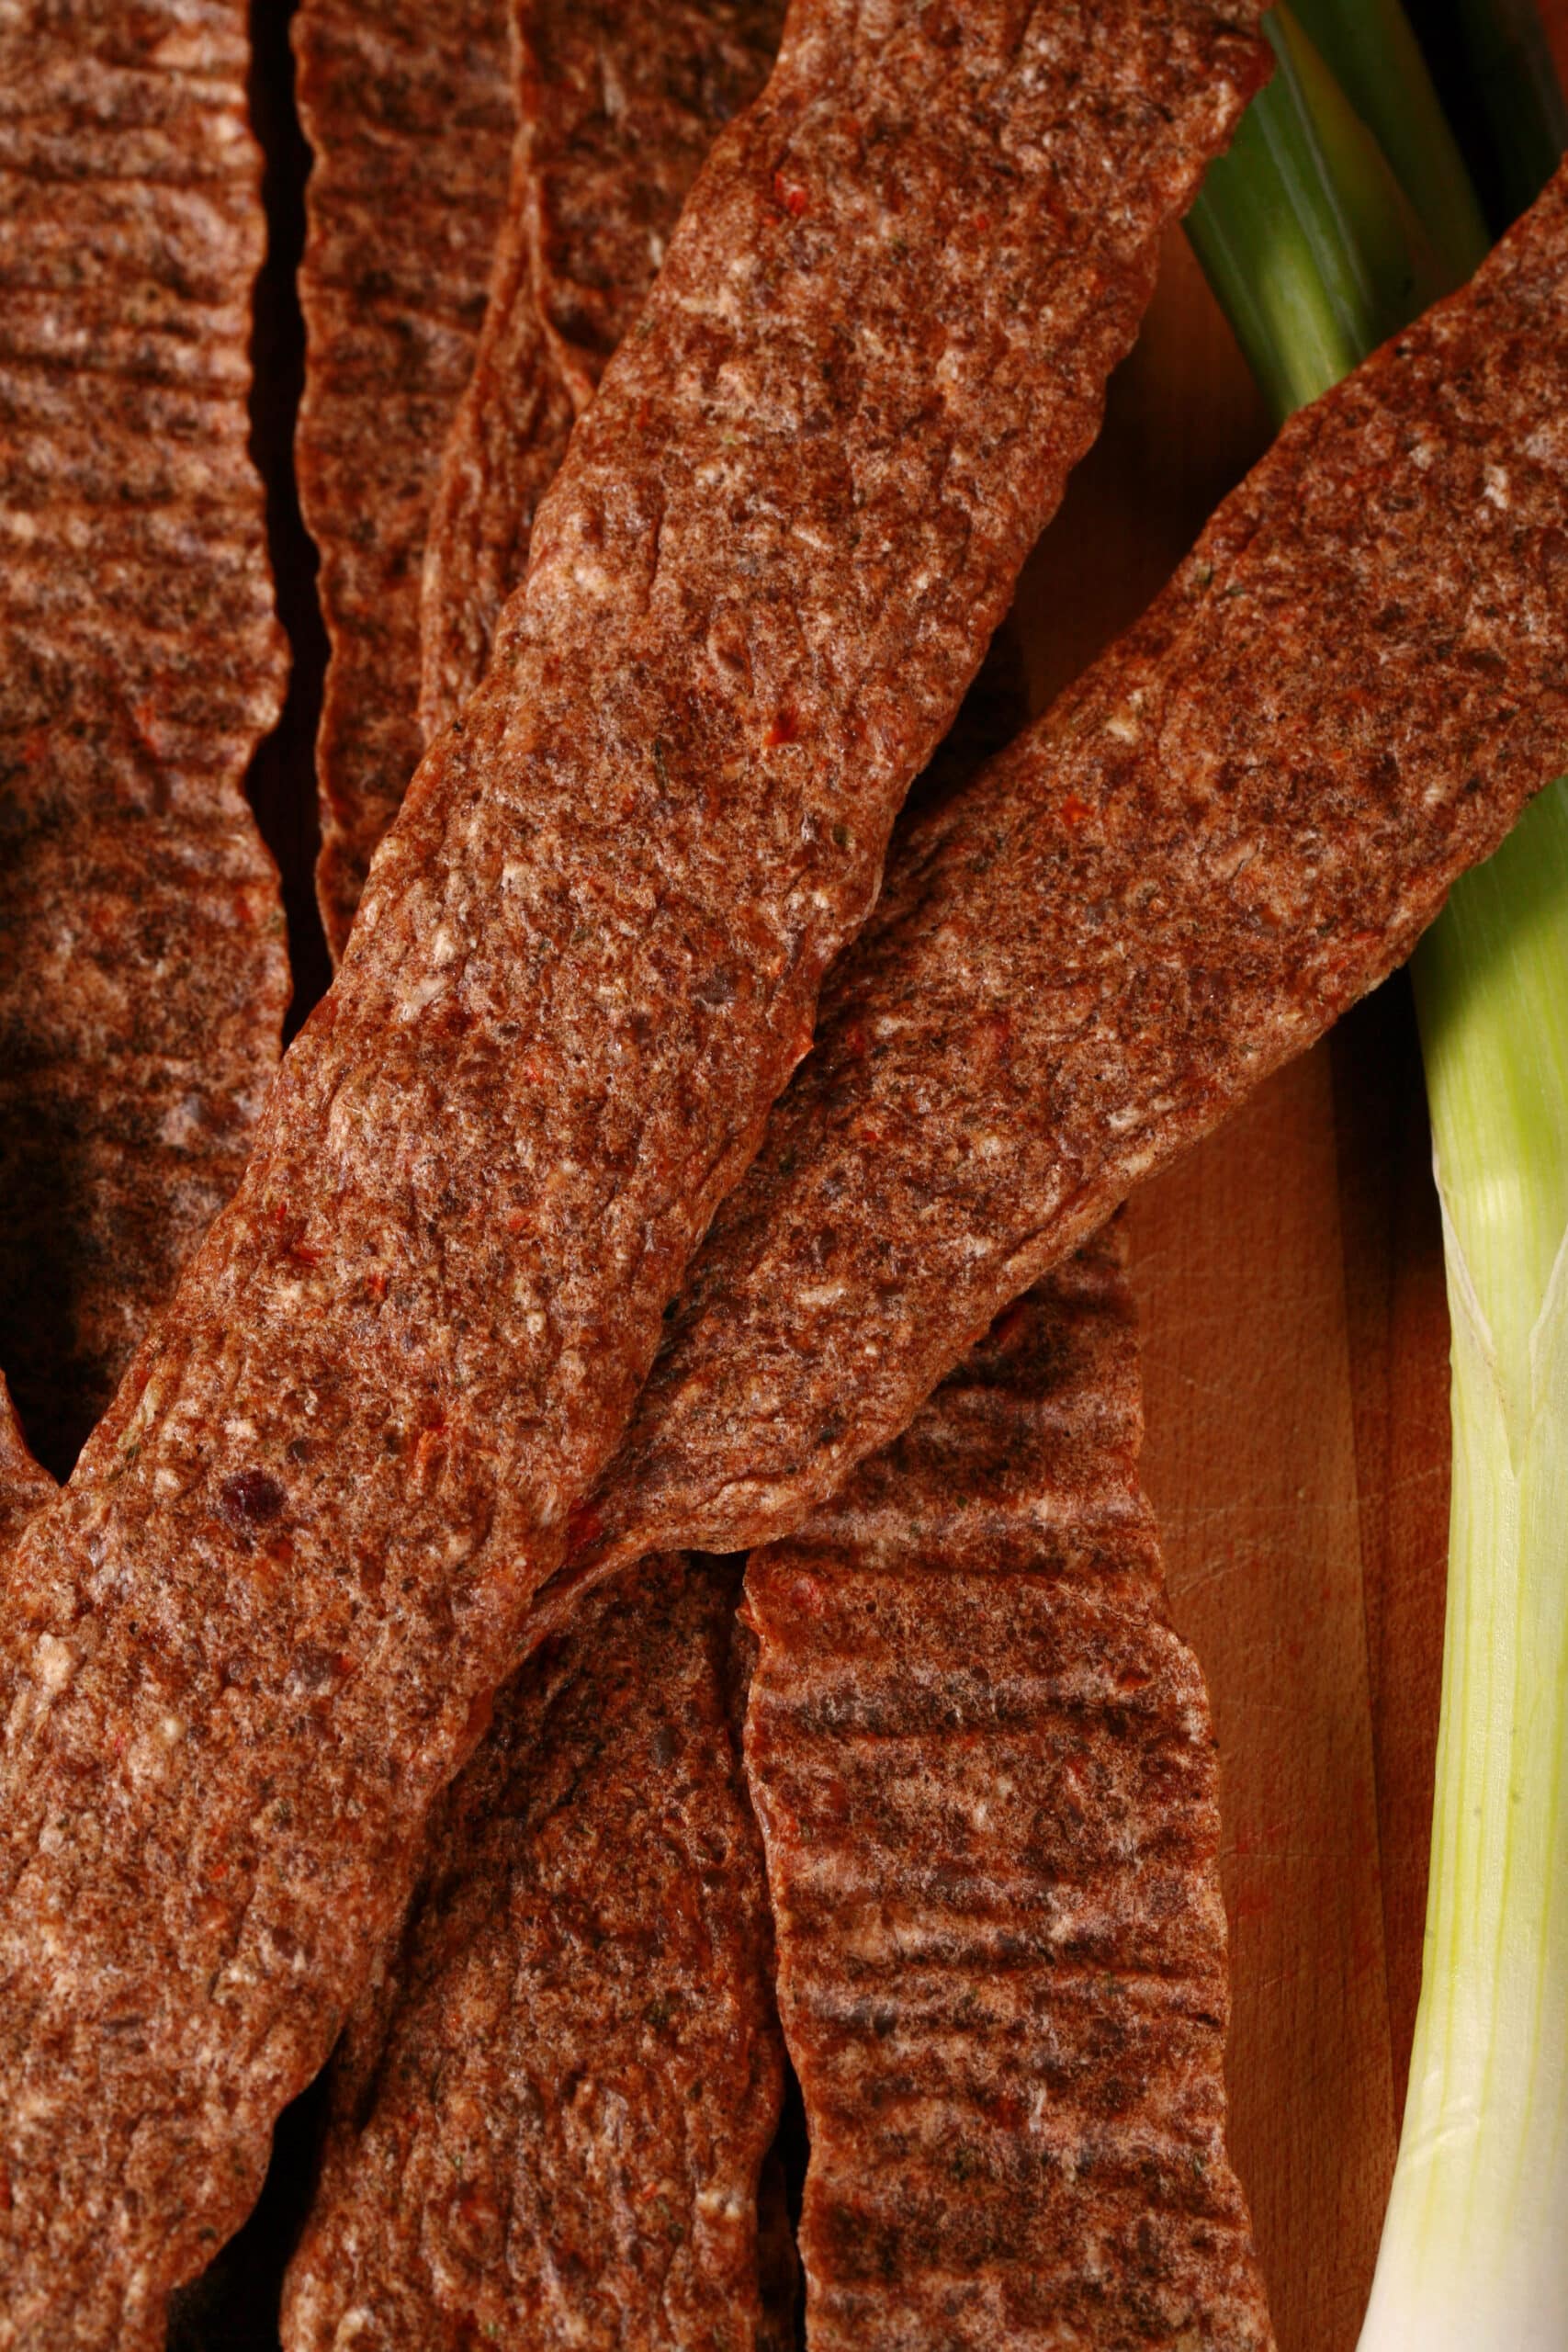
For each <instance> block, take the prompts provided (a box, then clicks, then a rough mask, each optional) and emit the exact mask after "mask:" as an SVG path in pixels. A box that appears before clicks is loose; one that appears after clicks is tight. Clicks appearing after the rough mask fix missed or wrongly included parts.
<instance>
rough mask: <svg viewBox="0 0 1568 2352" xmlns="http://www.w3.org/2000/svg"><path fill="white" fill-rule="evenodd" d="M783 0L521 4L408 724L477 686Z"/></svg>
mask: <svg viewBox="0 0 1568 2352" xmlns="http://www.w3.org/2000/svg"><path fill="white" fill-rule="evenodd" d="M783 21H784V8H783V5H782V0H650V5H647V6H642V7H637V8H628V7H627V6H626V0H519V6H518V8H517V16H516V33H517V50H518V65H519V71H520V91H519V104H518V131H517V140H516V144H515V146H514V148H513V164H512V187H511V194H510V197H509V199H508V204H507V211H506V218H505V220H504V221H503V222H502V229H501V233H500V237H499V239H498V242H497V248H496V260H495V266H494V270H493V274H492V276H491V295H490V303H489V306H488V308H487V310H486V311H485V322H484V330H483V333H482V334H480V337H479V349H478V351H477V353H476V354H475V357H474V372H473V376H472V378H471V379H470V381H469V384H468V390H466V391H465V393H464V395H463V398H462V401H461V402H460V404H459V406H458V410H457V418H456V420H455V422H454V424H453V427H452V431H451V434H450V435H449V437H448V440H447V444H446V454H445V456H444V457H443V459H442V465H441V476H440V481H439V482H438V484H437V486H436V492H435V497H434V503H433V506H432V510H431V518H430V536H429V542H428V545H427V547H426V549H425V559H424V583H423V594H422V603H421V639H422V645H421V655H422V673H421V674H422V684H421V692H420V706H419V716H420V727H421V731H422V732H423V737H424V740H425V741H426V742H433V741H434V739H435V737H436V736H437V735H438V734H439V733H440V732H441V730H442V729H443V728H444V727H446V726H447V725H448V724H449V723H450V722H451V720H452V719H453V718H456V717H457V713H458V711H459V710H460V709H461V708H462V707H463V705H464V703H465V702H467V700H468V696H469V695H470V694H471V693H472V692H473V690H474V688H475V687H476V686H477V685H478V684H479V680H480V678H481V677H482V676H483V674H484V670H485V665H486V662H488V660H489V658H490V647H491V639H492V637H493V635H494V632H495V624H496V620H497V617H498V616H499V614H500V612H501V608H502V605H503V604H504V603H505V601H506V598H507V597H508V596H509V595H510V594H512V591H513V589H514V588H515V587H516V585H517V583H518V582H519V581H520V580H521V579H522V577H523V571H524V567H525V562H526V560H527V553H528V539H529V535H530V533H531V531H532V529H533V523H534V515H535V511H536V508H537V506H538V503H539V500H540V499H541V497H542V496H543V495H544V492H545V491H546V490H547V488H548V487H549V484H550V481H551V480H552V479H553V477H554V474H555V470H556V468H557V467H558V465H559V463H560V460H561V455H562V452H563V451H564V449H565V447H566V443H567V436H568V435H569V434H570V431H571V426H572V421H573V418H574V417H575V416H576V415H577V413H578V412H579V411H580V410H581V409H584V408H586V407H587V405H588V402H589V401H590V400H591V399H592V394H593V391H594V389H595V387H596V386H597V384H598V381H599V378H600V375H601V373H602V372H603V369H604V362H605V361H606V360H607V359H608V358H609V356H610V354H611V353H612V352H613V351H614V350H615V347H616V345H618V344H619V343H620V341H621V339H622V337H623V336H624V335H625V334H626V331H627V329H628V328H629V327H630V326H631V324H632V322H633V320H634V319H635V318H636V316H637V312H638V311H639V310H640V309H641V308H642V304H643V300H644V298H645V296H646V295H647V292H648V288H649V285H650V284H651V282H652V278H653V274H654V271H655V270H656V269H657V268H658V266H659V264H660V262H661V261H662V260H663V258H664V249H665V246H666V245H667V243H669V238H670V232H671V230H672V229H673V227H674V225H675V219H676V215H677V214H678V213H679V211H680V209H681V206H682V202H683V201H684V199H685V196H686V191H687V189H688V188H689V187H691V184H692V182H693V180H694V178H695V177H696V175H697V169H698V166H699V165H700V164H701V163H702V161H703V158H704V156H705V154H706V153H707V151H708V148H709V146H710V145H711V144H712V141H713V140H714V137H715V135H716V132H717V131H718V130H720V129H721V128H722V126H723V125H724V124H725V123H727V122H728V121H729V120H730V119H731V118H732V117H733V116H734V115H736V114H738V113H739V111H740V108H741V107H744V106H747V105H749V104H750V101H751V99H752V98H754V97H755V96H756V95H757V92H758V91H759V90H760V89H761V86H762V83H763V81H764V79H765V77H766V74H767V71H768V67H769V65H770V64H771V62H772V61H773V52H774V51H775V50H776V49H777V47H778V41H779V33H780V30H781V28H782V26H783Z"/></svg>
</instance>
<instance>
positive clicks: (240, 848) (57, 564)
mask: <svg viewBox="0 0 1568 2352" xmlns="http://www.w3.org/2000/svg"><path fill="white" fill-rule="evenodd" d="M247 62H248V51H247V43H246V34H245V9H244V7H243V5H241V0H197V5H182V6H175V5H173V0H159V4H157V5H152V6H146V7H141V8H138V9H135V10H129V11H116V10H113V9H105V8H103V7H102V6H95V5H93V4H92V0H63V5H61V4H60V0H50V5H46V4H45V0H24V5H22V6H20V7H18V8H15V9H11V10H8V11H7V12H6V22H5V25H4V27H3V28H0V312H3V317H4V325H3V328H0V508H3V510H4V521H3V523H0V547H3V550H4V564H3V567H0V853H3V854H0V943H3V945H4V954H3V955H0V1193H3V1196H4V1199H5V1202H6V1216H5V1220H4V1225H3V1228H0V1362H3V1363H5V1364H6V1369H7V1371H8V1373H9V1374H10V1376H11V1380H12V1383H13V1385H14V1389H15V1394H16V1397H17V1405H18V1407H19V1408H20V1410H21V1413H22V1417H23V1419H24V1421H25V1422H26V1425H27V1428H28V1435H29V1438H30V1440H31V1442H32V1444H33V1446H34V1448H35V1450H36V1451H37V1452H38V1453H39V1455H40V1457H41V1458H42V1459H43V1460H45V1461H47V1462H48V1463H49V1464H50V1465H51V1468H53V1469H55V1470H58V1471H60V1472H62V1473H63V1472H64V1471H65V1470H66V1469H68V1468H69V1467H70V1464H71V1462H72V1460H73V1457H74V1455H75V1453H76V1450H77V1448H78V1446H79V1445H80V1443H81V1442H82V1440H83V1438H84V1437H85V1433H86V1431H87V1430H88V1429H89V1428H90V1427H91V1426H92V1424H93V1422H94V1421H95V1420H96V1419H97V1417H98V1415H99V1413H100V1412H101V1411H102V1410H103V1408H104V1407H105V1406H106V1405H107V1402H108V1399H109V1397H110V1395H111V1393H112V1391H113V1389H114V1386H115V1385H116V1383H117V1381H118V1378H119V1375H120V1374H121V1373H122V1372H123V1370H124V1368H125V1365H126V1363H127V1362H128V1361H129V1358H130V1352H131V1350H132V1348H133V1346H134V1345H135V1343H136V1341H137V1340H139V1339H140V1338H141V1333H142V1332H143V1330H144V1329H146V1326H147V1321H148V1318H149V1317H150V1315H151V1313H152V1310H153V1309H154V1308H155V1307H156V1306H160V1305H162V1303H163V1302H164V1299H165V1298H166V1297H167V1296H168V1295H170V1293H171V1292H172V1291H173V1289H174V1285H175V1279H176V1276H177V1274H178V1272H179V1270H180V1268H181V1267H182V1266H183V1264H184V1262H185V1261H186V1258H187V1257H188V1256H189V1254H190V1252H191V1250H192V1249H193V1248H194V1246H195V1244H196V1242H197V1239H198V1238H199V1237H200V1235H201V1234H202V1233H203V1232H204V1231H205V1229H206V1227H207V1226H208V1225H209V1222H210V1220H211V1218H212V1216H213V1215H214V1214H215V1212H216V1211H217V1210H218V1208H219V1207H220V1205H221V1204H222V1203H223V1202H224V1201H225V1200H226V1199H227V1198H228V1197H229V1195H230V1194H231V1193H232V1191H233V1189H234V1186H235V1184H236V1182H238V1180H239V1175H240V1171H241V1170H242V1168H243V1165H244V1160H245V1155H246V1153H247V1151H248V1149H249V1146H250V1140H251V1134H252V1129H253V1125H254V1120H255V1118H256V1115H257V1114H258V1112H259V1109H260V1104H261V1099H262V1095H263V1093H264V1091H265V1086H266V1084H267V1081H268V1080H269V1078H270V1076H271V1074H272V1070H273V1069H274V1066H275V1065H276V1058H277V1053H278V1046H279V1038H280V1034H281V1028H282V1021H283V1013H284V1009H285V1005H286V1003H287V1000H288V970H287V965H286V959H285V954H284V942H283V925H282V919H281V914H280V911H279V905H278V895H277V888H276V875H275V873H274V871H273V867H272V863H271V860H270V859H269V858H268V856H267V854H266V853H265V850H264V848H263V847H262V844H261V841H260V838H259V836H258V834H257V832H256V829H255V826H254V822H253V820H252V818H251V814H250V810H249V809H248V808H247V806H246V803H245V797H244V789H243V785H244V776H245V772H246V768H247V765H248V763H249V761H250V758H251V755H252V752H254V748H255V745H256V743H257V741H258V740H259V739H260V738H261V736H262V735H263V734H264V733H265V731H266V729H268V728H269V727H270V726H271V725H272V724H273V722H274V721H275V720H276V717H277V713H278V709H279V707H280V704H281V700H282V689H283V681H284V676H285V673H286V668H287V662H286V654H285V648H284V642H283V638H282V634H281V631H280V630H279V629H278V628H277V625H276V620H275V618H274V616H273V610H272V591H271V582H270V577H269V572H268V567H267V554H266V540H265V527H264V516H263V499H262V491H261V485H260V482H259V481H258V480H257V478H256V475H255V472H254V468H253V466H252V464H251V461H250V458H249V456H248V454H247V436H248V433H249V428H250V419H249V412H248V406H247V396H248V392H249V383H250V377H249V356H248V353H249V342H250V302H251V289H252V285H253V281H254V277H255V272H256V268H257V265H258V263H259V261H260V258H261V251H262V244H263V222H262V214H261V206H260V201H259V194H258V182H259V165H258V158H257V154H256V151H255V148H254V144H253V142H252V141H251V138H250V136H249V132H248V130H247V128H246V115H245V74H246V66H247Z"/></svg>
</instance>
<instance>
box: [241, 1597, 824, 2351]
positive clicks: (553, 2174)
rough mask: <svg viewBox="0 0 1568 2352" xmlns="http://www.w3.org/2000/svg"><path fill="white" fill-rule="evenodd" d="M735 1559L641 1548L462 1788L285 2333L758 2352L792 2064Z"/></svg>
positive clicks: (392, 2341)
mask: <svg viewBox="0 0 1568 2352" xmlns="http://www.w3.org/2000/svg"><path fill="white" fill-rule="evenodd" d="M736 1583H737V1578H736V1576H735V1573H734V1571H733V1570H731V1569H728V1568H727V1567H725V1566H719V1565H717V1564H699V1563H691V1564H688V1563H687V1562H685V1561H682V1560H679V1559H670V1560H662V1561H655V1562H649V1563H646V1564H645V1565H644V1566H641V1567H639V1568H637V1569H636V1570H634V1571H632V1572H631V1574H630V1575H628V1577H626V1579H625V1580H624V1581H621V1582H618V1583H616V1584H615V1586H614V1587H612V1588H606V1589H604V1591H603V1592H602V1593H600V1594H598V1595H596V1596H595V1597H594V1599H593V1600H592V1602H591V1603H590V1604H589V1605H588V1606H587V1607H586V1608H585V1610H584V1611H583V1612H582V1614H581V1617H580V1619H579V1620H578V1621H577V1622H576V1623H574V1625H573V1626H572V1628H571V1630H570V1634H568V1635H567V1636H566V1637H565V1638H564V1639H562V1640H559V1641H558V1642H556V1643H554V1644H551V1645H547V1647H546V1648H545V1649H543V1650H541V1651H540V1652H538V1653H537V1654H536V1657H534V1658H533V1659H532V1660H531V1661H530V1663H529V1665H528V1666H527V1668H525V1671H524V1673H523V1674H522V1675H521V1676H520V1677H519V1679H518V1680H517V1681H516V1682H515V1683H514V1684H513V1685H512V1686H511V1688H510V1689H509V1690H508V1691H507V1693H506V1695H505V1698H504V1700H503V1702H502V1709H501V1711H500V1713H499V1714H498V1719H497V1726H496V1731H495V1733H494V1735H493V1736H491V1738H490V1739H489V1740H488V1741H487V1742H486V1744H485V1747H484V1748H483V1750H482V1752H481V1754H480V1755H479V1757H478V1758H476V1759H475V1761H474V1762H473V1763H472V1764H471V1765H469V1767H468V1770H467V1771H466V1772H465V1773H464V1774H463V1776H462V1778H461V1779H460V1780H459V1781H457V1783H456V1785H455V1786H454V1788H453V1790H452V1791H451V1792H450V1794H449V1797H448V1799H447V1800H446V1804H445V1805H444V1806H443V1809H442V1839H441V1846H440V1849H439V1853H440V1860H439V1865H438V1868H437V1870H436V1872H435V1874H434V1877H433V1880H432V1882H431V1883H430V1884H428V1885H427V1886H426V1888H425V1889H424V1890H423V1894H422V1897H421V1900H420V1903H419V1905H417V1907H416V1910H415V1912H414V1914H413V1917H412V1920H411V1922H410V1925H409V1928H408V1931H407V1934H406V1937H405V1939H404V1945H403V1950H402V1952H401V1954H400V1958H399V1960H398V1962H397V1967H396V1975H397V1980H398V1993H399V2000H398V2007H397V2014H396V2020H395V2023H393V2025H392V2026H391V2029H390V2031H389V2034H387V2035H386V2036H385V2038H384V2040H383V2039H382V2037H381V2036H380V2035H379V2034H378V2033H377V2032H376V2030H375V2028H374V2024H373V2023H371V2022H369V2021H367V2030H366V2031H365V2032H364V2034H363V2035H362V2036H361V2037H360V2038H359V2039H358V2040H357V2041H356V2039H355V2037H352V2036H351V2038H350V2055H349V2057H348V2058H347V2060H346V2061H345V2062H344V2064H343V2066H342V2069H341V2073H340V2078H339V2080H338V2081H337V2082H336V2083H335V2084H334V2091H333V2108H334V2113H333V2122H332V2125H331V2128H330V2131H329V2135H328V2143H327V2153H326V2157H325V2163H324V2166H323V2173H322V2180H321V2190H320V2192H319V2194H318V2197H317V2200H316V2204H315V2207H314V2210H313V2212H312V2215H311V2219H310V2224H309V2226H308V2228H307V2231H306V2234H305V2237H304V2240H303V2242H302V2244H301V2246H300V2249H299V2253H298V2255H297V2256H296V2257H295V2260H294V2263H293V2266H292V2268H291V2270H290V2274H289V2283H288V2292H287V2297H286V2303H285V2312H284V2325H283V2337H284V2343H285V2345H286V2346H288V2352H313V2348H314V2347H320V2352H328V2347H331V2346H337V2345H341V2344H343V2343H344V2342H346V2341H347V2340H349V2338H350V2337H354V2338H355V2339H356V2340H358V2339H360V2338H363V2339H365V2340H367V2341H371V2342H374V2344H375V2345H376V2346H378V2352H397V2347H399V2346H409V2347H410V2352H445V2347H450V2352H463V2348H464V2347H468V2346H472V2345H474V2344H476V2343H484V2342H488V2341H491V2340H494V2341H495V2342H498V2343H502V2344H516V2345H522V2344H547V2343H548V2344H580V2345H594V2346H597V2345H603V2346H618V2345H637V2346H645V2347H647V2352H654V2347H656V2346H658V2347H662V2346H671V2347H673V2346H680V2347H682V2352H742V2348H743V2347H745V2352H751V2347H753V2346H756V2345H757V2344H758V2342H759V2331H760V2329H761V2324H762V2302H761V2284H760V2247H759V2235H758V2177H759V2173H760V2171H761V2165H762V2159H763V2156H764V2154H766V2151H767V2149H768V2146H769V2143H771V2141H772V2139H773V2133H774V2131H775V2129H776V2127H777V2122H778V2113H779V2104H780V2097H781V2092H782V2085H783V2059H782V2052H781V2048H780V2043H779V2037H778V2028H777V2024H776V2021H775V2018H774V2015H773V1993H772V1985H771V1981H770V1978H771V1969H770V1963H771V1960H772V1951H771V1931H770V1928H769V1923H768V1912H767V1900H766V1895H765V1893H764V1889H763V1883H762V1858H761V1848H760V1846H759V1844H758V1841H757V1833H756V1828H755V1826H754V1824H753V1822H752V1820H751V1815H750V1807H749V1805H748V1803H747V1799H746V1794H745V1791H744V1788H743V1787H742V1785H741V1778H740V1770H739V1759H738V1755H737V1750H736V1746H735V1743H734V1741H733V1739H732V1736H731V1731H730V1726H729V1723H728V1687H727V1686H728V1662H729V1649H730V1625H731V1623H732V1618H733V1611H734V1606H735V1599H736Z"/></svg>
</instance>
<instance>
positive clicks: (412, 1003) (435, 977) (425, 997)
mask: <svg viewBox="0 0 1568 2352" xmlns="http://www.w3.org/2000/svg"><path fill="white" fill-rule="evenodd" d="M445 987H446V981H445V980H444V979H442V978H441V977H440V975H439V973H436V972H431V973H428V974H427V975H426V977H425V978H423V980H416V981H415V982H414V984H413V986H412V989H404V990H403V995H402V1001H401V1002H400V1005H399V1006H398V1018H399V1020H400V1021H412V1019H413V1016H414V1014H415V1013H416V1012H423V1011H424V1008H425V1006H426V1005H427V1004H429V1003H431V1002H432V1001H434V999H435V998H436V997H438V996H439V995H440V994H441V991H442V989H444V988H445Z"/></svg>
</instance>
